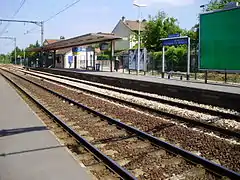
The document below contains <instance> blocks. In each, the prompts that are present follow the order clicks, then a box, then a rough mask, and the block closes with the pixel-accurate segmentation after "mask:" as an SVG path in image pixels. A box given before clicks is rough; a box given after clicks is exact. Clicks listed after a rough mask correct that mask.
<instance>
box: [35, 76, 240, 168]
mask: <svg viewBox="0 0 240 180" xmlns="http://www.w3.org/2000/svg"><path fill="white" fill-rule="evenodd" d="M35 80H36V79H35ZM36 81H37V80H36ZM38 82H39V83H41V84H43V85H44V86H47V87H49V88H50V89H53V90H55V91H57V92H60V93H62V94H65V95H66V96H68V97H70V98H72V99H75V100H77V101H79V102H80V103H83V104H85V105H87V106H89V107H92V108H94V109H95V110H98V111H100V112H104V113H105V114H106V115H109V116H112V117H113V118H116V119H120V120H121V121H122V122H124V123H127V124H130V125H132V126H135V127H137V128H139V129H141V130H143V131H146V132H148V133H151V134H153V135H155V136H158V137H159V138H160V139H164V140H166V141H168V142H171V143H173V144H175V145H178V146H180V147H182V148H184V149H186V150H188V151H191V152H194V153H196V154H201V156H203V157H205V158H207V159H209V160H213V161H215V162H218V163H219V164H221V165H224V166H226V167H228V168H230V169H232V170H234V171H237V172H239V171H240V163H239V162H240V145H239V144H233V143H229V142H228V141H225V140H222V139H219V138H216V137H214V136H209V135H207V134H204V133H202V132H200V131H195V130H193V129H190V128H187V127H183V126H179V125H176V124H173V123H171V122H169V121H165V120H164V119H162V118H159V117H154V116H151V115H147V114H145V113H140V112H138V111H135V110H133V109H130V108H127V107H124V106H121V105H118V104H116V103H110V102H108V101H105V100H102V99H100V98H96V97H93V96H90V95H86V94H84V93H77V92H76V91H71V90H69V89H66V88H64V87H61V86H58V85H55V84H49V83H48V82H45V81H40V80H38Z"/></svg>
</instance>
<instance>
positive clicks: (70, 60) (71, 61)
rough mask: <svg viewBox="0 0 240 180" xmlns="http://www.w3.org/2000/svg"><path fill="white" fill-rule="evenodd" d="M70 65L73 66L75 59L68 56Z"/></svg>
mask: <svg viewBox="0 0 240 180" xmlns="http://www.w3.org/2000/svg"><path fill="white" fill-rule="evenodd" d="M68 63H69V64H72V63H73V57H72V56H68Z"/></svg>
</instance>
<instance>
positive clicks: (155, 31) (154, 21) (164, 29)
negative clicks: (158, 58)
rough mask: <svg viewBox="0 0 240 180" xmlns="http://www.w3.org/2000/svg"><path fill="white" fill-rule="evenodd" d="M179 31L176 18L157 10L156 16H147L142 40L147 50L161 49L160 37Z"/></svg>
mask: <svg viewBox="0 0 240 180" xmlns="http://www.w3.org/2000/svg"><path fill="white" fill-rule="evenodd" d="M181 32H182V30H181V28H180V27H179V25H178V21H177V19H175V18H173V17H168V16H167V15H166V13H164V12H160V11H159V12H158V13H157V15H156V16H153V17H152V16H149V21H148V22H146V26H145V30H144V31H143V33H142V41H143V44H144V46H145V47H146V48H147V49H148V50H149V51H160V50H161V49H162V42H161V40H160V39H161V38H165V37H167V36H168V35H169V34H175V33H181Z"/></svg>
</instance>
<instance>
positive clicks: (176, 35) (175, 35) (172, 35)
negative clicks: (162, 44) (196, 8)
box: [168, 33, 180, 38]
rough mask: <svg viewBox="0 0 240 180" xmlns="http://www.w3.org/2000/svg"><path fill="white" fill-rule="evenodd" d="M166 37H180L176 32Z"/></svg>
mask: <svg viewBox="0 0 240 180" xmlns="http://www.w3.org/2000/svg"><path fill="white" fill-rule="evenodd" d="M168 37H169V38H175V37H180V34H179V33H177V34H169V35H168Z"/></svg>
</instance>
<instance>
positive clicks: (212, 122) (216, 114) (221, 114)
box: [22, 71, 240, 138]
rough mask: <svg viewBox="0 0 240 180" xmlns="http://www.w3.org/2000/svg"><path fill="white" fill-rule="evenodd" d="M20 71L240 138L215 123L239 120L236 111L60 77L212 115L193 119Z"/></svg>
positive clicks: (234, 131) (234, 132)
mask: <svg viewBox="0 0 240 180" xmlns="http://www.w3.org/2000/svg"><path fill="white" fill-rule="evenodd" d="M22 72H23V73H26V74H29V75H32V76H35V77H38V78H44V79H46V80H48V81H50V82H55V83H58V84H61V85H64V86H68V87H71V88H74V89H77V90H81V91H84V92H87V93H90V94H94V95H97V96H100V97H103V98H107V99H109V100H114V101H115V102H120V103H122V104H125V105H127V106H132V107H134V108H138V109H140V110H145V111H148V112H150V113H154V114H157V115H161V116H165V117H168V118H171V119H172V120H175V121H178V122H184V123H187V124H188V125H190V126H193V125H195V126H197V127H202V128H204V129H208V130H210V131H214V132H217V133H220V134H222V135H224V136H231V137H236V138H240V132H239V130H240V128H239V129H236V130H234V129H231V127H225V126H224V125H225V124H223V125H222V124H221V125H219V124H216V122H219V120H222V119H221V118H227V120H228V121H231V120H235V121H237V122H240V115H239V113H237V112H234V113H231V112H226V111H216V110H212V109H206V108H203V107H200V106H194V105H189V104H184V103H180V102H174V101H170V100H165V99H160V98H157V97H152V96H147V95H144V94H139V93H136V92H132V91H127V90H123V89H119V88H113V87H110V86H105V85H99V84H96V83H91V82H86V81H81V80H77V79H73V78H68V77H63V76H61V79H64V80H68V81H72V82H78V83H79V82H80V83H82V84H87V85H91V86H95V87H97V88H104V89H107V90H111V91H116V92H118V93H121V94H126V95H130V96H138V97H140V98H142V99H145V100H152V101H155V102H158V103H159V102H160V103H164V104H167V105H171V106H172V107H178V108H181V109H183V110H184V109H188V110H190V111H197V112H201V113H207V114H209V115H211V116H213V117H210V118H208V119H203V120H202V119H201V117H196V118H195V119H192V118H189V117H186V116H182V115H181V114H180V115H179V114H178V113H169V112H167V111H166V110H161V109H155V108H154V107H149V106H147V105H145V106H144V105H143V104H138V102H132V101H129V100H126V99H122V98H121V97H119V96H118V97H114V96H111V95H109V94H104V93H102V92H99V91H95V90H91V88H89V89H86V88H84V87H81V86H80V85H77V84H75V85H74V84H70V83H68V82H64V81H61V80H57V79H52V78H51V77H49V76H52V77H55V78H59V76H58V75H52V74H51V75H50V74H49V73H43V72H40V74H42V75H38V74H36V73H31V72H26V71H22ZM43 75H44V76H43ZM47 76H48V77H47ZM168 108H171V107H168ZM191 113H192V112H191ZM183 114H184V113H183ZM230 119H231V120H230Z"/></svg>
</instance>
